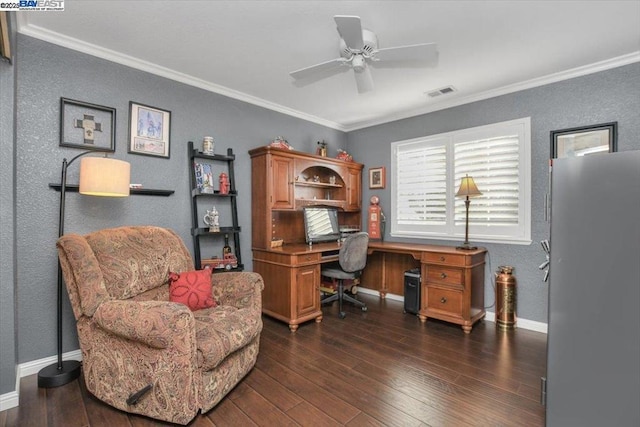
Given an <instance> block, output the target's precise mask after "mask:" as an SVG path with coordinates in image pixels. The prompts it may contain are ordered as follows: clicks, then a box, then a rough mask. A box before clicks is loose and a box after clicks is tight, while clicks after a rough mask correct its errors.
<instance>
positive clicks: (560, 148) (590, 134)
mask: <svg viewBox="0 0 640 427" xmlns="http://www.w3.org/2000/svg"><path fill="white" fill-rule="evenodd" d="M617 130H618V122H611V123H603V124H599V125H593V126H584V127H577V128H571V129H562V130H554V131H551V158H552V159H555V158H563V157H579V156H587V155H590V154H596V153H613V152H614V151H616V149H617V147H616V143H617V134H618V132H617Z"/></svg>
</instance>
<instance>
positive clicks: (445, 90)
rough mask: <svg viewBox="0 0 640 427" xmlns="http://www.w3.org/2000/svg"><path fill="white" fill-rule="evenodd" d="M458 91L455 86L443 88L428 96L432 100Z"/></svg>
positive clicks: (429, 93) (433, 91)
mask: <svg viewBox="0 0 640 427" xmlns="http://www.w3.org/2000/svg"><path fill="white" fill-rule="evenodd" d="M455 91H456V88H454V87H453V86H446V87H441V88H440V89H436V90H432V91H431V92H427V95H428V96H429V97H430V98H435V97H436V96H440V95H446V94H448V93H453V92H455Z"/></svg>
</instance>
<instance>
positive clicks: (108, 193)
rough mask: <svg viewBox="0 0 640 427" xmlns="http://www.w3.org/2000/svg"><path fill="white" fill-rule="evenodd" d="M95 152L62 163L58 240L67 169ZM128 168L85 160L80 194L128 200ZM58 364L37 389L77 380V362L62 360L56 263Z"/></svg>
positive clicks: (111, 161) (50, 368) (44, 375)
mask: <svg viewBox="0 0 640 427" xmlns="http://www.w3.org/2000/svg"><path fill="white" fill-rule="evenodd" d="M93 152H94V151H85V152H84V153H80V154H78V155H77V156H75V157H74V158H72V159H71V160H70V161H68V162H67V159H66V158H65V159H64V160H62V178H61V180H60V216H59V219H58V237H61V236H62V235H63V234H64V202H65V196H66V189H67V168H68V167H69V165H71V163H73V161H74V160H76V159H77V158H78V157H81V156H84V155H86V154H89V153H93ZM129 181H130V165H129V163H127V162H124V161H122V160H116V159H110V158H107V157H86V158H84V159H81V160H80V189H79V191H80V194H85V195H89V196H104V197H127V196H128V195H129ZM57 320H58V361H57V363H54V364H52V365H49V366H46V367H44V368H42V369H41V370H40V372H38V387H45V388H51V387H59V386H61V385H65V384H68V383H70V382H71V381H73V380H75V379H76V378H78V377H79V376H80V366H81V365H80V362H79V361H77V360H65V361H63V360H62V268H61V267H60V261H58V319H57Z"/></svg>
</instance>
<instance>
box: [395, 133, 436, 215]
mask: <svg viewBox="0 0 640 427" xmlns="http://www.w3.org/2000/svg"><path fill="white" fill-rule="evenodd" d="M396 156H397V164H398V165H401V167H399V168H398V171H397V186H396V188H397V193H396V197H397V198H396V207H397V209H396V214H397V221H398V223H399V224H404V225H416V224H420V225H444V224H446V222H447V191H446V190H447V149H446V145H445V143H437V144H435V145H424V144H409V145H408V146H402V147H400V148H399V150H398V152H397V154H396Z"/></svg>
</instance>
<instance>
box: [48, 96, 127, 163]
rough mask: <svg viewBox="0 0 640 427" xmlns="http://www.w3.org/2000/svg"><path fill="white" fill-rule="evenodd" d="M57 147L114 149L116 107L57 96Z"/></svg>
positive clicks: (111, 151)
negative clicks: (58, 125)
mask: <svg viewBox="0 0 640 427" xmlns="http://www.w3.org/2000/svg"><path fill="white" fill-rule="evenodd" d="M60 146H61V147H71V148H79V149H81V150H94V151H105V152H108V153H113V152H114V151H116V109H115V108H111V107H104V106H102V105H96V104H90V103H88V102H82V101H76V100H73V99H68V98H60Z"/></svg>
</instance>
